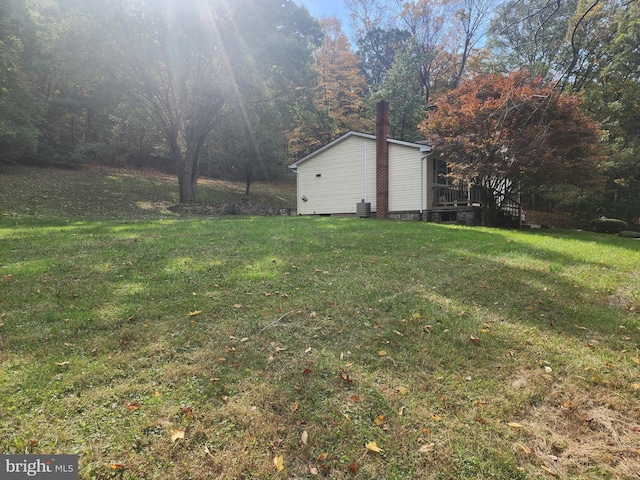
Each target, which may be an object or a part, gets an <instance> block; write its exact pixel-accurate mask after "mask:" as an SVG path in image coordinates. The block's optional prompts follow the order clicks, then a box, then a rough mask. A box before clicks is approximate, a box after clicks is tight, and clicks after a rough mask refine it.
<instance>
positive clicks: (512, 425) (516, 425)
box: [507, 422, 522, 428]
mask: <svg viewBox="0 0 640 480" xmlns="http://www.w3.org/2000/svg"><path fill="white" fill-rule="evenodd" d="M507 425H509V426H510V427H511V428H522V425H520V424H519V423H516V422H509V423H507Z"/></svg>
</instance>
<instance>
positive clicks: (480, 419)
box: [474, 417, 487, 425]
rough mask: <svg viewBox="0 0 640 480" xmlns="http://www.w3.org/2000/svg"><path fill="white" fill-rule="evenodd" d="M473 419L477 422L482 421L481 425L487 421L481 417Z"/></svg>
mask: <svg viewBox="0 0 640 480" xmlns="http://www.w3.org/2000/svg"><path fill="white" fill-rule="evenodd" d="M474 420H475V421H476V422H478V423H482V424H483V425H486V423H487V421H486V420H485V419H484V418H482V417H474Z"/></svg>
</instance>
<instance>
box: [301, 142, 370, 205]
mask: <svg viewBox="0 0 640 480" xmlns="http://www.w3.org/2000/svg"><path fill="white" fill-rule="evenodd" d="M365 154H366V166H365ZM375 162H376V142H375V140H372V139H369V138H363V137H361V136H355V135H354V136H350V137H347V138H345V139H344V140H342V141H340V142H338V143H336V144H335V145H332V146H331V147H330V148H328V149H326V150H324V151H322V152H319V153H318V154H317V155H316V156H314V157H313V159H310V160H309V161H307V162H303V163H301V164H300V165H298V167H297V171H298V213H299V214H300V215H313V214H317V215H322V214H341V213H353V214H355V213H356V204H357V203H358V202H360V201H362V199H364V198H365V195H366V200H367V201H369V202H371V209H372V211H375V197H376V177H375V175H376V171H375V168H376V165H375ZM365 168H366V172H367V185H366V189H365V182H364V173H365ZM303 198H305V199H306V201H303V200H302V199H303Z"/></svg>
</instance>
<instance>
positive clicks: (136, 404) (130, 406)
mask: <svg viewBox="0 0 640 480" xmlns="http://www.w3.org/2000/svg"><path fill="white" fill-rule="evenodd" d="M125 408H126V409H127V410H132V411H133V410H138V409H139V408H140V403H139V402H129V403H127V404H126V405H125Z"/></svg>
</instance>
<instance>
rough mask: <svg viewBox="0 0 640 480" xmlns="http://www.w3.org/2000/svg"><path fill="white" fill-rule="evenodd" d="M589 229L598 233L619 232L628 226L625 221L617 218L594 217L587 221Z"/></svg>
mask: <svg viewBox="0 0 640 480" xmlns="http://www.w3.org/2000/svg"><path fill="white" fill-rule="evenodd" d="M589 226H590V227H591V230H592V231H594V232H600V233H620V232H621V231H622V230H626V229H627V228H629V226H628V225H627V222H624V221H622V220H618V219H617V218H606V217H600V218H594V219H593V220H591V222H590V223H589Z"/></svg>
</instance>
